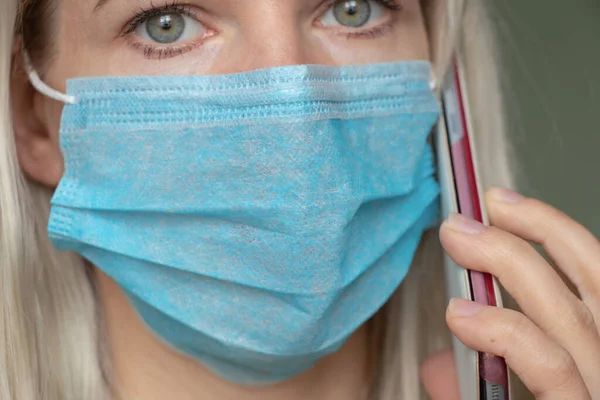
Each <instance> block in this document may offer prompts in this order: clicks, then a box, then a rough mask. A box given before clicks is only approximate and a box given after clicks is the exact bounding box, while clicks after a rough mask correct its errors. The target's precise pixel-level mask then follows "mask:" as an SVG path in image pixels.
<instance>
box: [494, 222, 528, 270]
mask: <svg viewBox="0 0 600 400" xmlns="http://www.w3.org/2000/svg"><path fill="white" fill-rule="evenodd" d="M492 230H493V233H492V234H491V235H490V236H489V237H488V238H487V241H486V242H487V243H486V248H485V259H486V261H488V263H487V264H489V269H490V272H492V273H493V274H494V275H496V276H498V277H499V278H501V276H502V275H503V274H511V273H512V272H511V269H514V268H516V266H518V265H521V264H522V263H521V262H520V260H522V259H523V255H524V254H526V252H528V251H531V246H530V245H529V243H527V242H526V241H524V240H522V239H520V238H517V237H516V236H512V235H510V234H507V233H505V232H501V231H500V230H498V229H496V228H492Z"/></svg>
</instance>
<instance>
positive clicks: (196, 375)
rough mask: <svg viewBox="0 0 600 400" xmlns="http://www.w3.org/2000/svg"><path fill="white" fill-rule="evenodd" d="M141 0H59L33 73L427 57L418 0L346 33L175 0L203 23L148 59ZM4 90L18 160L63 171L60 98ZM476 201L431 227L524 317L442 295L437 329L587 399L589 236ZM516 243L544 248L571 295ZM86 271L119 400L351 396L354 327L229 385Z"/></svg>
mask: <svg viewBox="0 0 600 400" xmlns="http://www.w3.org/2000/svg"><path fill="white" fill-rule="evenodd" d="M151 3H152V2H151V1H149V0H110V1H108V2H107V3H106V4H105V5H104V6H103V7H101V8H98V9H96V10H95V6H96V1H95V0H60V4H59V15H58V18H57V28H56V49H55V54H54V57H52V58H51V62H49V63H47V65H44V66H39V69H40V71H41V72H42V75H43V79H44V80H45V82H46V83H48V84H49V85H50V86H52V87H54V88H56V89H58V90H61V91H64V89H65V82H66V80H67V79H71V78H75V77H86V76H119V75H165V74H224V73H234V72H241V71H248V70H253V69H259V68H266V67H273V66H280V65H293V64H326V65H346V64H362V63H373V62H385V61H399V60H423V59H427V58H428V54H429V49H428V42H427V35H426V30H425V27H424V23H423V16H422V14H421V10H420V6H419V3H418V1H417V0H404V1H402V2H401V4H402V5H403V10H402V11H395V12H392V11H390V10H386V9H385V8H380V9H378V10H380V11H381V12H382V13H381V14H380V15H381V18H379V19H377V20H375V21H373V22H372V23H370V24H369V27H370V28H374V27H379V28H381V27H382V26H384V25H385V26H386V28H385V29H383V30H382V32H384V34H378V35H368V36H365V35H363V36H353V37H348V34H349V33H356V32H357V31H359V30H360V29H359V30H357V29H348V28H344V27H342V26H330V25H328V26H323V20H324V18H322V17H323V15H324V14H326V12H327V7H326V6H325V5H324V3H323V2H322V0H285V1H282V0H243V1H241V0H191V1H189V3H185V4H189V8H192V9H194V10H195V11H196V12H197V16H196V18H198V20H199V21H200V22H201V23H203V24H205V26H206V29H200V30H198V32H201V33H202V35H201V36H202V37H203V38H202V39H201V38H200V36H198V37H193V38H191V39H190V40H189V41H188V42H189V43H191V42H193V44H194V46H192V47H194V48H193V49H191V50H190V51H188V52H186V53H185V54H183V55H174V56H173V57H168V58H164V59H161V60H158V59H156V57H154V59H152V58H151V59H149V58H146V57H145V56H144V54H143V51H142V50H140V48H139V47H140V46H143V45H145V44H148V41H147V40H145V39H143V38H142V37H141V36H140V35H138V34H137V33H132V34H129V35H128V36H127V37H123V36H122V35H121V33H122V31H123V30H124V27H125V26H127V23H128V22H129V21H130V20H131V18H132V15H133V13H134V12H136V11H138V10H139V9H140V7H142V8H149V7H150V6H151ZM154 3H156V4H158V3H160V4H162V2H154ZM200 7H202V9H200ZM373 7H377V5H376V4H375V3H374V5H373ZM361 29H362V31H364V30H365V29H364V28H361ZM136 32H138V31H136ZM189 43H188V44H189ZM136 46H137V47H138V48H136ZM16 47H17V48H18V43H17V45H16ZM17 53H18V51H17V52H16V53H15V54H17ZM11 100H12V102H13V110H14V111H13V114H14V115H13V120H14V126H15V139H16V144H17V153H18V157H19V162H20V165H21V167H22V169H23V171H24V172H25V174H27V175H28V176H29V177H30V178H31V179H32V180H34V181H36V182H39V183H40V184H42V185H46V186H48V187H55V186H56V185H57V184H58V182H59V180H60V178H61V176H62V173H63V160H62V155H61V152H60V146H59V138H58V132H59V126H60V115H61V111H62V107H63V106H62V104H60V103H57V102H55V101H52V100H50V99H47V98H46V97H44V96H42V95H40V94H38V93H37V92H35V90H33V89H32V88H31V86H30V84H29V82H28V80H27V78H26V77H25V76H24V74H22V73H20V72H19V71H18V70H17V69H15V73H14V76H13V78H12V87H11ZM507 199H511V201H507ZM515 199H516V200H515ZM486 200H487V206H488V209H489V213H490V218H491V222H492V224H493V225H494V227H492V228H485V229H484V228H483V227H480V226H477V225H476V224H475V223H474V222H473V221H468V220H464V219H461V218H458V217H454V218H452V219H451V220H450V221H447V222H445V223H444V224H443V226H442V228H441V231H440V238H441V241H442V244H443V245H444V247H445V249H446V251H447V252H448V254H449V255H450V256H451V257H452V258H453V259H454V260H455V261H457V262H458V263H459V264H461V265H463V266H465V267H467V268H470V269H474V270H479V271H484V272H489V273H492V274H494V275H496V276H497V277H498V279H499V281H500V282H501V283H502V284H503V285H504V286H505V287H506V289H507V290H508V291H509V292H510V293H511V294H512V295H513V296H514V297H515V299H516V300H517V302H518V303H519V304H520V306H521V308H522V309H523V312H524V314H521V313H517V312H515V311H510V310H501V309H492V308H475V307H474V305H473V304H472V303H468V302H460V301H454V302H452V303H451V304H450V306H449V308H448V314H447V320H448V324H449V326H450V328H451V329H452V331H453V332H454V333H455V334H456V335H457V336H458V338H459V339H461V340H462V341H463V342H465V343H466V344H467V345H469V346H471V347H473V348H475V349H477V350H479V351H486V352H490V353H493V354H498V355H500V356H504V357H505V358H506V360H507V363H508V364H509V365H510V367H511V368H513V369H514V370H515V371H516V372H517V374H519V376H520V377H521V378H522V379H523V381H524V382H525V384H526V385H527V386H528V387H529V388H530V389H531V390H532V391H533V392H534V393H535V394H536V395H537V397H538V398H539V399H548V400H554V399H566V398H568V399H589V398H600V384H599V383H597V382H598V381H600V379H598V377H599V374H600V339H599V334H598V326H597V325H596V322H595V321H600V273H598V272H597V271H594V269H593V268H594V267H596V266H597V265H598V264H600V245H599V244H598V242H597V240H596V239H595V238H594V237H593V236H592V235H591V234H590V233H589V232H587V231H586V230H585V229H584V228H583V227H581V226H580V225H578V224H576V223H575V222H574V221H572V220H571V219H569V218H567V217H566V216H564V215H563V214H561V213H559V212H558V211H556V210H554V209H552V208H550V207H549V206H547V205H545V204H543V203H541V202H538V201H535V200H532V199H524V198H521V197H519V196H516V195H514V194H507V192H505V191H502V190H500V189H497V190H495V191H492V192H490V193H489V195H488V196H487V198H486ZM465 229H466V230H467V231H468V232H469V233H464V231H465ZM475 232H477V233H475ZM527 240H530V241H534V242H538V243H540V244H542V245H543V246H544V247H545V248H546V249H547V251H548V253H549V254H550V255H551V256H552V257H553V258H554V260H555V262H556V264H557V267H558V268H559V269H561V270H562V271H563V272H564V273H565V275H566V276H567V277H568V278H569V279H570V280H571V281H572V282H573V283H574V284H575V285H576V286H577V288H578V289H579V291H580V293H581V295H582V300H580V299H578V298H577V297H575V296H574V295H573V294H572V293H571V292H570V291H569V290H568V288H567V286H566V284H565V283H564V282H563V281H562V280H561V279H560V278H559V276H558V275H557V274H556V273H555V272H554V270H553V269H552V268H551V267H550V265H548V264H547V263H546V262H545V261H544V260H543V259H542V258H541V257H540V256H539V255H537V253H536V252H535V251H534V250H533V249H532V248H531V246H529V245H528V244H527V242H526V241H527ZM96 278H97V284H98V288H99V298H100V301H101V302H102V303H103V306H104V308H105V314H106V325H107V341H108V347H109V349H110V355H111V357H112V363H113V372H114V375H115V381H116V386H117V388H118V390H119V391H120V393H121V395H122V397H123V398H124V399H125V400H130V399H145V400H152V399H165V398H169V399H173V400H184V399H195V400H202V399H223V400H226V399H235V400H250V399H282V398H285V399H289V400H295V399H306V398H310V399H316V400H334V399H344V400H353V399H356V400H359V399H362V398H364V397H363V395H364V390H365V388H366V387H368V384H369V379H370V371H369V368H368V365H369V362H368V361H369V351H368V350H369V341H368V335H367V332H366V330H365V329H364V328H361V329H359V330H358V331H357V332H356V333H355V335H354V336H353V337H352V338H351V339H350V340H349V341H348V343H347V344H346V345H345V346H344V347H343V348H342V349H341V350H340V351H339V352H338V353H336V354H333V355H331V356H329V357H327V358H325V359H324V360H322V361H321V362H320V363H319V364H317V365H316V366H315V367H314V368H313V369H311V370H309V371H307V372H306V373H304V374H302V375H299V376H297V377H294V378H292V379H290V380H288V381H285V382H283V383H280V384H277V385H273V386H268V387H259V388H247V387H240V386H236V385H233V384H231V383H228V382H226V381H223V380H222V379H220V378H218V377H216V376H214V375H212V374H210V373H209V372H208V371H206V370H205V369H204V368H203V367H202V366H201V365H199V364H198V363H196V362H194V361H193V360H191V359H189V358H188V357H186V356H184V355H181V354H179V353H177V352H175V351H173V350H172V349H170V348H169V347H168V346H167V345H165V344H163V343H162V342H161V341H159V340H158V339H157V338H155V337H154V336H153V335H152V334H151V333H150V332H149V331H148V329H147V328H146V327H145V326H144V325H143V323H142V322H141V321H140V320H139V318H138V317H137V315H136V314H135V311H134V310H133V308H132V307H131V305H130V304H129V302H128V300H127V299H126V297H125V296H124V294H123V292H122V291H121V289H120V288H119V286H118V285H117V284H115V282H113V281H112V280H111V279H110V278H108V277H107V276H106V275H104V274H102V273H101V272H100V271H97V273H96ZM399 356H401V355H399ZM453 368H454V367H453V361H452V355H451V354H450V353H441V354H439V355H436V356H434V357H433V358H431V359H430V360H429V361H427V362H426V363H425V364H424V365H423V367H422V377H423V382H424V384H425V387H426V389H427V391H428V392H429V393H430V394H431V396H432V398H433V399H434V400H442V399H444V400H448V399H458V388H457V384H456V379H455V373H454V369H453ZM340 382H343V384H340ZM450 396H454V397H450ZM590 396H591V397H590Z"/></svg>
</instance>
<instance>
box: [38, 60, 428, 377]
mask: <svg viewBox="0 0 600 400" xmlns="http://www.w3.org/2000/svg"><path fill="white" fill-rule="evenodd" d="M429 78H430V65H429V64H428V63H426V62H405V63H390V64H372V65H363V66H345V67H329V66H306V65H305V66H286V67H277V68H271V69H265V70H258V71H252V72H247V73H240V74H232V75H220V76H168V77H167V76H164V77H117V78H114V77H111V78H91V79H76V80H72V81H69V82H68V94H69V95H72V96H74V98H76V99H77V102H76V104H72V105H67V106H65V109H64V112H63V119H62V125H61V132H60V134H61V146H62V150H63V153H64V158H65V165H66V171H65V174H64V177H63V178H62V180H61V182H60V184H59V186H58V188H57V190H56V192H55V195H54V197H53V199H52V212H51V218H50V223H49V233H50V238H51V240H52V241H53V243H54V245H55V246H56V247H57V248H58V249H61V250H72V251H75V252H78V253H80V254H81V255H82V256H83V257H85V258H86V259H87V260H89V261H90V262H91V263H92V264H94V265H95V266H97V267H98V268H100V269H101V270H102V271H104V272H105V273H106V274H108V275H109V276H110V277H112V278H113V279H114V280H115V281H116V282H118V284H119V285H120V286H121V287H122V288H123V289H124V291H125V292H126V293H127V295H128V296H129V298H130V300H131V302H132V304H133V305H134V306H135V309H136V310H137V312H138V313H139V315H140V316H141V318H142V319H143V320H144V322H145V323H146V324H147V326H148V327H149V328H150V329H151V330H152V331H153V332H154V333H155V334H156V335H157V336H158V337H159V338H161V339H162V340H163V341H165V342H166V343H167V344H169V345H171V346H172V347H174V348H176V349H178V350H179V351H181V352H183V353H185V354H187V355H189V356H192V357H194V358H195V359H197V360H198V361H200V362H201V363H202V364H203V365H205V366H206V367H207V368H209V369H210V370H212V371H213V372H214V373H216V374H218V375H220V376H221V377H223V378H225V379H227V380H229V381H232V382H236V383H243V384H266V383H272V382H277V381H281V380H284V379H286V378H289V377H291V376H294V375H296V374H299V373H301V372H303V371H305V370H307V369H309V368H310V367H311V366H313V365H314V364H315V363H316V362H317V361H318V360H319V359H321V358H322V357H324V356H325V355H327V354H331V353H333V352H335V351H336V350H337V349H339V348H340V346H341V345H342V344H343V343H344V341H345V340H346V339H348V337H349V336H350V335H351V334H352V333H353V332H354V331H355V330H356V329H357V328H359V327H360V326H361V325H362V324H363V323H365V321H367V320H368V319H369V318H370V317H371V316H372V315H373V314H374V313H375V312H376V311H377V310H378V309H379V308H380V307H381V306H382V305H383V304H384V303H385V302H386V301H387V300H388V299H389V298H390V296H391V295H392V293H393V292H394V291H395V290H396V288H397V287H398V285H399V284H400V282H401V281H402V280H403V278H404V277H405V275H406V273H407V271H408V268H409V265H410V263H411V261H412V259H413V257H414V253H415V251H416V248H417V245H418V243H419V241H420V238H421V236H422V234H423V232H424V230H426V229H428V228H430V227H432V226H433V225H434V224H435V223H436V222H437V216H438V194H439V188H438V185H437V183H436V180H435V173H434V164H433V155H432V150H431V148H430V145H429V144H428V136H429V133H430V131H431V129H432V127H433V126H434V124H435V122H436V120H437V118H438V113H439V105H438V102H437V100H436V98H435V96H434V95H433V93H432V92H431V90H430V88H429Z"/></svg>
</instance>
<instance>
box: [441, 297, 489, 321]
mask: <svg viewBox="0 0 600 400" xmlns="http://www.w3.org/2000/svg"><path fill="white" fill-rule="evenodd" d="M483 307H484V306H483V305H482V304H479V303H476V302H474V301H469V300H465V299H456V298H455V299H452V300H450V304H448V312H449V313H450V314H451V315H453V316H455V317H472V316H473V315H475V314H477V313H478V312H479V311H481V309H482V308H483Z"/></svg>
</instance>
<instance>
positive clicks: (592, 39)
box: [481, 0, 600, 237]
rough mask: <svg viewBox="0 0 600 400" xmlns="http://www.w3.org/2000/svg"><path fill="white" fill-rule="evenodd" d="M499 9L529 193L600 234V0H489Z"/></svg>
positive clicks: (513, 126)
mask: <svg viewBox="0 0 600 400" xmlns="http://www.w3.org/2000/svg"><path fill="white" fill-rule="evenodd" d="M481 1H489V2H490V5H491V6H492V7H493V8H494V13H493V15H494V22H495V24H496V26H497V28H498V32H499V35H500V46H501V51H502V53H503V56H504V57H505V60H507V61H508V63H507V69H506V71H504V74H505V75H504V77H503V78H504V80H505V88H506V91H507V95H508V108H509V110H508V111H509V116H510V119H509V127H510V130H511V132H512V135H513V143H514V144H515V150H516V153H517V156H518V159H519V161H520V163H521V166H522V168H521V169H520V177H519V181H520V186H521V190H522V191H523V192H524V194H527V195H530V196H537V197H539V198H541V199H543V200H545V201H548V202H550V203H551V204H552V205H554V206H556V207H558V208H560V209H562V210H564V211H565V212H567V213H568V214H570V215H571V216H572V217H574V218H575V219H577V220H578V221H580V222H582V223H584V224H585V225H586V226H588V227H589V228H590V229H591V230H592V231H593V232H594V233H595V234H596V235H597V236H598V237H600V0H481Z"/></svg>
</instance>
